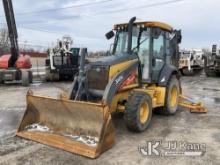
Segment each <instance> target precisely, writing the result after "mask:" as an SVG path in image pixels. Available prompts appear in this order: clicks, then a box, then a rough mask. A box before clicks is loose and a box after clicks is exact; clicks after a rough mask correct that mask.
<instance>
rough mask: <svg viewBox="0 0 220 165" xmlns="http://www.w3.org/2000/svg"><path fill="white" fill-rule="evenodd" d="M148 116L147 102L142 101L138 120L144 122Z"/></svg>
mask: <svg viewBox="0 0 220 165" xmlns="http://www.w3.org/2000/svg"><path fill="white" fill-rule="evenodd" d="M148 116H149V107H148V104H147V103H143V104H142V105H141V108H140V122H141V124H145V123H146V121H147V119H148Z"/></svg>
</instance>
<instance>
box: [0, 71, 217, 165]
mask: <svg viewBox="0 0 220 165" xmlns="http://www.w3.org/2000/svg"><path fill="white" fill-rule="evenodd" d="M219 84H220V78H206V77H205V75H198V76H195V77H183V78H182V87H183V93H184V94H185V95H187V96H190V97H192V98H195V99H196V100H200V101H202V102H203V103H204V104H205V106H206V107H207V109H208V110H209V112H208V113H207V114H192V113H190V112H189V111H188V110H184V109H179V110H178V112H177V113H176V115H174V116H168V117H167V116H161V115H156V114H154V115H153V118H152V121H151V125H150V127H149V128H148V129H147V130H146V131H145V132H143V133H141V134H135V133H131V132H129V131H128V130H127V129H126V127H125V125H124V122H123V118H122V117H120V116H116V117H114V123H115V126H116V130H117V131H116V144H115V145H114V147H113V148H112V149H110V150H108V151H107V152H105V153H104V154H102V155H101V156H100V157H99V158H98V159H95V160H92V159H88V158H85V157H82V156H78V155H74V154H71V153H68V152H65V151H62V150H59V149H55V148H52V147H48V146H44V145H41V144H38V143H35V142H31V141H27V140H24V139H21V138H18V137H15V136H14V134H15V131H16V128H17V126H18V124H19V122H20V120H21V118H22V115H23V113H24V110H25V95H26V92H27V90H28V88H25V87H21V86H16V85H9V86H6V85H4V86H0V165H3V164H18V165H29V164H31V165H33V164H39V165H44V164H48V165H49V164H51V165H56V164H57V165H58V164H59V165H63V164H77V165H80V164H82V165H84V164H85V165H87V164H88V165H90V164H91V165H94V164H105V165H110V164H115V165H116V164H129V165H130V164H220V85H219ZM70 85H71V83H70V82H69V83H64V82H60V83H40V82H34V84H32V85H31V87H30V89H32V90H33V91H34V92H35V93H37V94H41V95H50V96H54V97H57V96H58V93H59V92H61V91H62V90H63V89H68V87H70ZM146 141H161V142H162V143H165V142H167V141H177V142H181V141H186V142H188V143H199V144H205V152H204V154H203V155H202V156H186V155H181V156H153V157H152V156H144V155H143V154H141V152H140V151H139V150H138V148H139V147H144V146H146Z"/></svg>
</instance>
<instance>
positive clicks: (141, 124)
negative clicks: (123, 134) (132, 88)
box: [124, 92, 152, 132]
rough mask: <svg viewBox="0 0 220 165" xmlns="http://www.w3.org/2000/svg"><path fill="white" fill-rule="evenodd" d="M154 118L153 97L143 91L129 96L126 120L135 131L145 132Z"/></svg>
mask: <svg viewBox="0 0 220 165" xmlns="http://www.w3.org/2000/svg"><path fill="white" fill-rule="evenodd" d="M151 118H152V99H151V97H150V96H149V95H147V94H146V93H142V92H135V93H133V94H132V95H131V96H129V98H128V102H127V103H126V105H125V112H124V121H125V124H126V126H127V128H128V129H129V130H130V131H133V132H143V131H144V130H146V128H147V127H148V125H149V124H150V121H151Z"/></svg>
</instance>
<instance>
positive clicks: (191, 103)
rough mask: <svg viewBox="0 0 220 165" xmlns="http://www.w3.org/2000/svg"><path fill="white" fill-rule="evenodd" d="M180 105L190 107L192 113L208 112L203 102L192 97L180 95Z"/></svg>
mask: <svg viewBox="0 0 220 165" xmlns="http://www.w3.org/2000/svg"><path fill="white" fill-rule="evenodd" d="M179 105H180V106H181V107H184V108H186V109H189V110H190V112H191V113H207V112H208V110H207V109H206V108H205V107H204V105H203V104H202V103H201V102H196V101H195V100H193V99H192V98H189V97H186V96H183V95H180V99H179Z"/></svg>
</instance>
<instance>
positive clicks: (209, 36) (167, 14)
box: [0, 0, 220, 51]
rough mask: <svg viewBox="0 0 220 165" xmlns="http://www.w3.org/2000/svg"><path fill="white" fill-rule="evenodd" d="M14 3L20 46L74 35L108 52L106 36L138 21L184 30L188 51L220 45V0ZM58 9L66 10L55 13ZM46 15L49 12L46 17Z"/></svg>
mask: <svg viewBox="0 0 220 165" xmlns="http://www.w3.org/2000/svg"><path fill="white" fill-rule="evenodd" d="M1 1H2V0H1ZM12 1H13V4H14V10H15V15H16V22H17V28H18V32H19V42H20V43H22V42H25V41H26V42H27V43H29V44H35V45H45V46H51V45H52V43H56V40H57V39H58V38H61V37H62V36H63V35H65V34H68V35H70V36H71V37H73V40H74V44H75V46H80V47H88V49H89V50H93V51H94V50H106V49H109V45H110V43H111V42H112V41H107V40H106V39H105V36H104V35H105V33H106V32H108V31H109V30H111V29H112V26H113V24H115V23H120V22H127V21H128V20H129V19H130V18H131V17H133V16H136V17H137V18H138V20H140V21H144V20H146V21H152V20H156V21H162V22H166V23H168V24H170V25H172V26H173V27H174V28H176V29H182V33H183V42H182V44H181V47H182V48H201V47H211V44H212V43H220V16H219V13H220V12H219V9H220V0H154V1H152V0H35V1H33V0H32V1H31V0H12ZM0 4H1V8H0V23H4V22H5V17H4V12H3V6H2V2H0ZM74 6H75V7H74ZM68 7H69V8H68ZM57 8H65V9H63V10H51V9H57ZM45 10H46V11H47V12H42V11H45ZM35 11H36V13H34V12H35ZM38 11H41V12H38ZM22 13H23V14H22ZM1 25H2V24H1Z"/></svg>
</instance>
